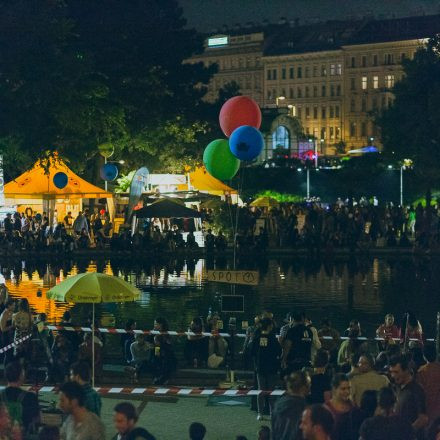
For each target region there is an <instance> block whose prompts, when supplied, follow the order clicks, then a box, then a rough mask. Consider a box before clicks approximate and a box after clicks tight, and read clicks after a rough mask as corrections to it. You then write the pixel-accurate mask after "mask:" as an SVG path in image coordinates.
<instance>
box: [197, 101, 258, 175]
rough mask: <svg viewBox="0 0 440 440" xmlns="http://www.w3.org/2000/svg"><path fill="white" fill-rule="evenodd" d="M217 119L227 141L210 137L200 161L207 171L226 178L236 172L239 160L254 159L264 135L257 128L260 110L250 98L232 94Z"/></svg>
mask: <svg viewBox="0 0 440 440" xmlns="http://www.w3.org/2000/svg"><path fill="white" fill-rule="evenodd" d="M219 122H220V128H221V129H222V131H223V133H224V134H225V135H226V136H227V137H228V138H229V141H228V140H227V139H216V140H215V141H212V142H211V143H210V144H209V145H208V146H207V147H206V149H205V152H204V154H203V163H204V165H205V167H206V169H207V171H208V172H209V174H211V175H212V176H214V177H216V178H217V179H220V180H228V179H232V178H233V177H234V176H235V174H236V173H237V171H238V169H239V168H240V161H241V160H244V161H251V160H254V159H255V158H256V157H258V155H259V154H260V153H261V151H262V150H263V148H264V139H263V136H262V134H261V133H260V131H259V130H258V129H259V128H260V125H261V110H260V107H258V104H257V103H256V102H255V101H254V100H253V99H251V98H248V97H247V96H234V97H233V98H231V99H228V100H227V101H226V102H225V103H224V104H223V106H222V108H221V110H220V115H219Z"/></svg>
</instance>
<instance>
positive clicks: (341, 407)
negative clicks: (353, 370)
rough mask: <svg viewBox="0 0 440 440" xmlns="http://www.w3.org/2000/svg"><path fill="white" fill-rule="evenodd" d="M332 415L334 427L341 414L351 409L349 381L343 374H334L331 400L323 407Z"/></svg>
mask: <svg viewBox="0 0 440 440" xmlns="http://www.w3.org/2000/svg"><path fill="white" fill-rule="evenodd" d="M324 406H325V407H326V408H327V409H328V410H329V411H330V412H331V414H332V416H333V419H334V421H335V425H337V424H338V423H339V420H340V418H341V416H342V415H343V414H346V413H348V412H349V411H351V410H352V409H353V404H352V403H351V400H350V381H349V379H348V377H347V376H346V375H345V374H342V373H338V374H335V376H334V377H333V380H332V398H331V399H330V400H329V401H328V402H326V403H325V405H324Z"/></svg>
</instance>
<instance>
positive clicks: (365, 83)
mask: <svg viewBox="0 0 440 440" xmlns="http://www.w3.org/2000/svg"><path fill="white" fill-rule="evenodd" d="M394 82H395V77H394V75H385V76H384V86H385V87H386V88H387V89H392V88H393V87H394ZM369 86H370V87H371V86H372V88H373V89H378V88H379V87H380V83H379V76H378V75H374V76H372V77H371V78H368V76H362V78H361V89H362V90H367V89H368V87H369ZM350 89H351V90H356V78H350Z"/></svg>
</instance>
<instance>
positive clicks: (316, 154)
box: [309, 138, 318, 168]
mask: <svg viewBox="0 0 440 440" xmlns="http://www.w3.org/2000/svg"><path fill="white" fill-rule="evenodd" d="M312 142H313V155H314V159H315V168H318V144H317V142H316V138H315V139H309V143H312Z"/></svg>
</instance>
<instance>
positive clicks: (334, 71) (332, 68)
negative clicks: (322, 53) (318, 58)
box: [330, 64, 336, 76]
mask: <svg viewBox="0 0 440 440" xmlns="http://www.w3.org/2000/svg"><path fill="white" fill-rule="evenodd" d="M335 74H336V65H335V64H330V76H333V75H335Z"/></svg>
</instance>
